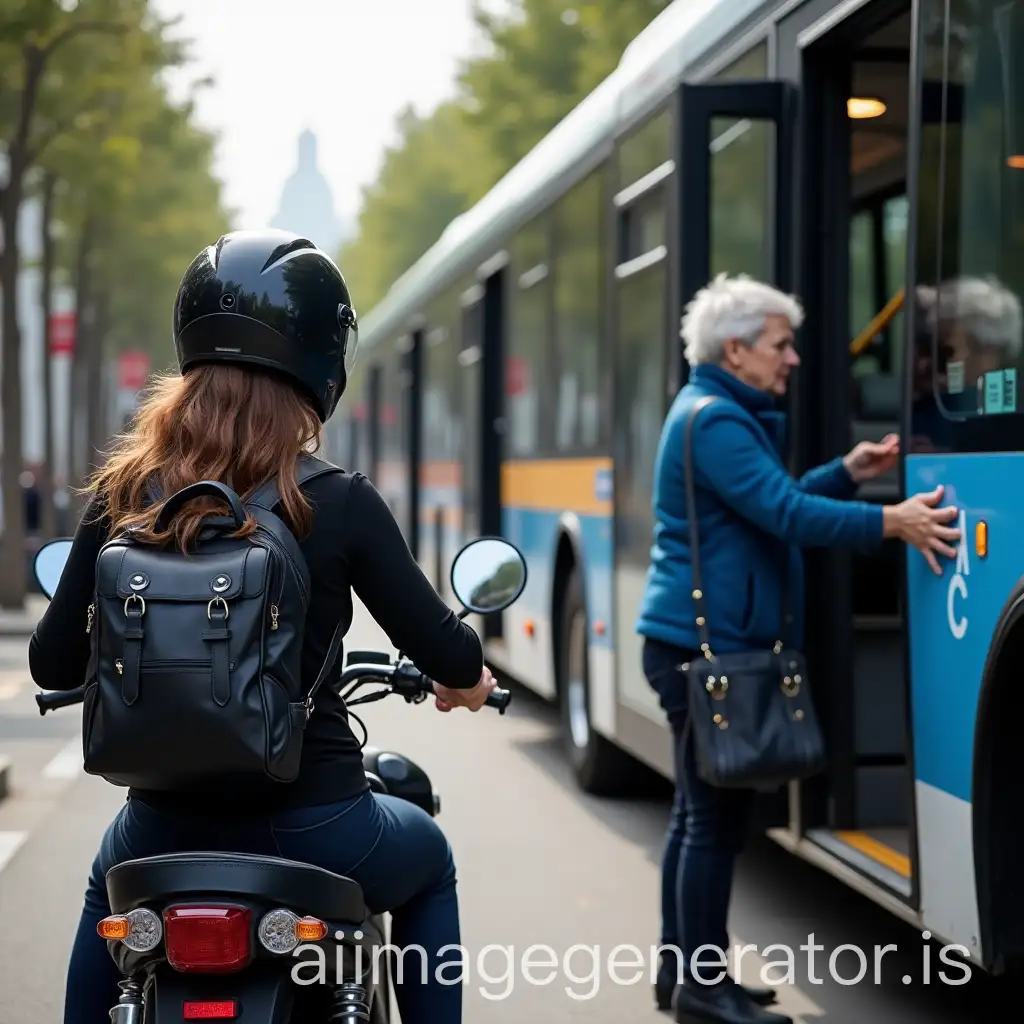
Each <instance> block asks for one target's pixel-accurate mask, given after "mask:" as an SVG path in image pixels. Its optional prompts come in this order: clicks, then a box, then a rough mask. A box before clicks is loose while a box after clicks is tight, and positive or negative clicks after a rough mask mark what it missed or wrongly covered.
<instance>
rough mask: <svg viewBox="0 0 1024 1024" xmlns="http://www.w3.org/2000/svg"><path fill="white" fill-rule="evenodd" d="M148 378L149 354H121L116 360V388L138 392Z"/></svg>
mask: <svg viewBox="0 0 1024 1024" xmlns="http://www.w3.org/2000/svg"><path fill="white" fill-rule="evenodd" d="M148 376H149V354H148V353H146V352H122V353H121V355H120V356H119V357H118V360H117V386H118V387H119V388H123V389H124V390H126V391H128V390H130V391H139V390H140V389H141V388H143V387H144V386H145V384H146V378H147V377H148Z"/></svg>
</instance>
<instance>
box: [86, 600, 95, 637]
mask: <svg viewBox="0 0 1024 1024" xmlns="http://www.w3.org/2000/svg"><path fill="white" fill-rule="evenodd" d="M95 614H96V605H94V604H91V605H89V612H88V618H87V619H86V620H85V631H86V633H91V632H92V617H93V616H94V615H95Z"/></svg>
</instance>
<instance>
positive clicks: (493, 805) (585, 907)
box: [0, 622, 1019, 1024]
mask: <svg viewBox="0 0 1024 1024" xmlns="http://www.w3.org/2000/svg"><path fill="white" fill-rule="evenodd" d="M354 637H355V638H357V639H358V643H359V645H360V646H363V645H367V644H371V643H374V642H377V643H379V642H380V639H379V638H380V634H379V633H377V632H376V630H375V628H374V627H373V626H372V624H371V625H368V624H366V623H365V622H364V623H362V624H361V625H360V626H359V627H358V629H357V631H356V633H355V634H354ZM23 651H24V641H23V640H14V639H0V755H7V756H9V757H10V758H11V760H12V761H13V771H12V787H13V791H12V794H11V796H10V797H9V799H8V800H6V801H5V802H3V803H0V1021H2V1022H3V1024H59V1022H60V1020H61V1014H62V1006H63V997H62V984H63V976H64V966H65V962H66V956H67V952H68V949H69V945H70V941H71V936H72V934H73V931H74V928H75V925H76V921H77V915H78V911H79V907H80V902H81V894H82V887H83V884H84V878H85V874H86V871H87V869H88V866H89V864H90V862H91V859H92V856H93V853H94V850H95V847H96V844H97V842H98V841H99V838H100V835H101V834H102V831H103V828H104V826H105V823H106V821H107V820H109V818H110V816H111V815H112V814H113V813H114V811H115V809H116V808H117V806H118V805H119V803H120V801H121V794H120V793H119V792H118V791H117V790H115V789H113V788H112V787H109V786H106V785H105V784H103V783H102V782H100V781H98V780H95V779H92V778H89V777H87V776H84V775H82V774H81V770H80V746H79V738H78V729H79V715H78V712H77V710H74V709H72V710H65V711H62V712H58V713H56V714H53V715H48V716H47V717H46V718H45V719H43V718H40V717H39V716H38V714H37V713H36V711H35V705H34V703H33V702H32V692H33V689H32V686H31V684H30V681H29V679H28V675H27V672H26V671H25V669H24V656H23ZM362 711H363V712H364V714H363V716H362V717H363V720H364V721H365V722H366V724H367V725H368V727H369V729H370V735H371V742H374V743H375V744H376V745H379V746H384V745H387V746H391V747H394V748H396V749H399V750H402V751H403V752H404V753H406V754H408V755H409V756H411V757H413V758H414V759H416V760H418V761H419V762H420V763H421V764H422V765H423V766H424V767H426V768H427V769H428V770H429V771H430V772H431V774H432V776H433V778H434V780H435V785H436V787H437V789H438V790H439V791H440V793H441V795H442V815H441V818H440V821H441V823H442V824H443V825H444V827H445V829H446V830H447V832H448V835H449V836H450V838H451V840H452V843H453V845H454V847H455V851H456V856H457V860H458V863H459V866H460V878H461V881H460V893H461V900H462V906H463V918H464V922H465V923H464V936H463V942H464V943H465V945H466V946H467V947H468V948H469V949H470V950H471V956H472V959H471V967H470V970H471V977H470V979H469V982H470V983H469V987H468V989H467V1013H466V1019H467V1021H479V1022H481V1024H524V1022H526V1021H530V1022H531V1024H565V1022H567V1021H574V1020H581V1021H582V1020H587V1021H590V1022H595V1024H604V1022H608V1024H611V1022H615V1024H621V1022H630V1024H654V1022H661V1024H667V1022H668V1021H669V1020H670V1018H668V1017H667V1016H665V1015H663V1014H658V1013H656V1012H655V1011H654V1009H653V1005H652V1002H651V999H650V985H649V980H648V978H647V977H646V976H643V977H641V978H640V980H639V981H637V982H635V983H633V984H628V983H627V982H629V980H630V977H631V976H635V975H636V973H637V972H636V970H635V968H634V967H633V966H631V962H630V959H629V956H628V955H627V953H626V952H621V953H620V954H619V957H618V959H617V961H615V962H617V963H618V964H619V970H618V973H617V977H618V979H619V983H616V980H615V977H614V976H613V970H614V962H613V965H612V970H610V969H609V967H608V964H609V959H610V956H611V952H612V950H613V949H614V948H615V947H616V946H621V945H632V946H634V947H636V949H637V950H639V951H641V952H642V954H643V955H644V956H645V957H646V958H647V959H648V961H649V959H650V949H651V945H652V943H653V941H654V940H655V938H656V931H655V914H656V907H657V897H658V857H659V854H660V847H661V839H662V834H663V829H664V825H665V819H666V815H667V807H666V805H665V804H664V803H662V802H652V803H649V804H643V803H640V804H638V803H616V802H606V801H596V800H588V799H582V798H581V797H580V795H579V794H578V793H577V792H576V791H575V790H574V788H573V785H572V783H571V780H570V779H569V776H568V773H567V771H566V769H565V766H564V763H563V761H562V759H561V757H560V756H559V753H558V746H557V740H556V738H555V737H556V732H555V719H554V715H553V714H552V712H551V711H550V709H548V708H547V707H545V706H543V705H541V704H539V703H538V702H537V701H535V700H533V699H531V698H530V696H529V695H527V694H523V693H517V694H516V698H515V700H514V703H513V707H512V708H511V709H510V711H509V713H508V714H507V715H506V716H504V717H500V716H498V715H497V714H495V713H493V712H491V711H489V710H487V709H485V710H484V711H482V712H480V713H479V714H478V715H476V716H474V717H473V718H470V717H469V716H468V715H465V714H462V713H453V714H450V715H439V714H437V713H436V712H435V711H434V710H433V709H432V707H431V706H430V705H429V704H426V705H422V706H419V707H409V706H407V705H405V704H404V703H403V702H402V701H400V700H397V699H396V700H394V701H385V702H382V703H380V704H376V705H371V706H369V707H367V708H364V709H362ZM19 922H24V924H25V926H26V927H25V929H23V931H25V932H26V934H24V935H20V934H18V931H19V929H18V928H17V926H18V924H19ZM733 925H734V929H735V935H734V936H733V939H734V941H735V942H736V943H737V944H739V945H742V944H752V945H755V946H756V947H757V948H758V949H760V950H764V949H765V948H766V947H767V946H769V945H771V944H773V943H783V944H785V945H787V946H789V947H790V948H792V949H794V951H795V953H796V957H797V961H796V970H795V976H794V980H795V984H794V985H791V986H787V987H786V988H785V989H784V991H783V994H782V996H781V1000H780V1002H781V1005H782V1007H784V1008H785V1009H787V1010H788V1011H789V1012H791V1013H792V1014H794V1016H795V1019H796V1020H797V1021H801V1022H803V1024H812V1022H822V1024H866V1022H869V1021H870V1022H877V1024H966V1022H974V1021H988V1020H991V1019H995V1018H992V1017H990V1016H989V1015H988V1014H986V1013H985V1012H984V1007H985V1006H986V1005H987V1004H988V1000H989V999H990V998H991V995H992V991H993V985H992V983H991V981H990V980H988V979H985V978H981V977H976V978H973V979H971V981H970V982H969V983H968V984H966V985H963V986H959V987H953V986H949V985H946V984H943V983H941V981H940V980H939V979H938V976H937V972H938V970H940V969H942V967H943V965H942V964H941V963H939V961H938V955H937V950H934V949H933V950H932V954H931V962H932V965H933V967H932V974H931V983H930V984H923V983H922V981H921V979H922V976H923V970H922V963H923V949H924V944H923V943H922V941H921V939H920V936H919V935H917V933H916V932H915V931H914V930H913V929H910V928H908V927H905V926H903V925H902V924H901V923H900V922H897V921H895V920H892V919H891V918H890V917H889V916H888V915H886V914H884V913H883V912H882V911H880V910H877V909H876V908H875V907H874V905H873V904H871V903H869V902H868V901H866V900H864V899H862V898H860V897H858V896H856V895H855V894H852V893H850V892H848V891H847V890H845V889H844V888H843V887H842V886H840V885H838V884H837V883H834V882H833V881H832V880H831V879H830V878H828V877H827V876H825V875H823V874H821V873H820V872H818V871H816V870H815V869H813V868H811V867H809V866H807V865H804V864H802V863H799V862H795V861H793V860H792V859H790V858H789V857H788V856H786V855H785V854H784V853H783V852H782V851H780V850H778V849H777V848H775V847H774V846H772V845H771V844H769V843H767V842H764V843H756V844H755V845H754V846H753V847H752V848H751V849H750V851H749V852H748V853H747V855H746V856H745V858H744V860H743V863H742V867H741V870H740V872H739V875H738V878H737V885H736V890H735V897H734V912H733ZM811 933H813V935H814V939H813V940H812V941H814V942H816V943H817V944H818V945H819V946H820V947H823V948H822V949H818V950H817V951H816V952H815V956H814V964H813V968H812V970H811V972H810V973H811V976H812V977H813V978H815V979H817V981H818V983H816V984H815V983H812V982H811V981H810V980H809V978H808V971H807V956H808V954H807V952H806V951H803V952H801V951H800V949H799V947H800V946H801V944H804V945H806V944H807V942H808V935H809V934H811ZM843 943H851V944H854V945H856V946H858V947H859V948H860V949H862V950H865V951H866V952H867V955H868V958H869V964H868V970H867V974H866V977H865V978H864V980H863V981H861V982H860V983H859V984H856V985H852V986H843V985H841V984H839V983H837V982H836V981H834V980H831V979H830V974H829V966H828V961H829V955H830V954H831V952H832V951H833V950H834V949H835V948H836V947H837V946H839V945H841V944H843ZM488 944H494V945H496V946H498V947H501V948H502V950H505V951H508V950H509V949H511V951H512V952H511V958H512V961H513V963H514V964H516V965H521V963H522V958H523V954H524V953H525V951H526V949H527V947H529V946H531V945H535V944H540V945H546V946H548V947H550V948H551V950H553V951H555V954H556V956H557V958H558V961H559V966H558V971H557V975H556V977H555V978H554V979H553V980H552V981H551V982H550V983H549V984H546V985H541V984H538V983H537V982H538V981H541V980H543V979H544V976H545V974H547V973H550V972H549V971H548V968H547V967H546V966H545V962H544V956H545V954H544V953H543V952H540V951H538V952H535V953H534V954H533V956H531V957H530V960H529V962H532V963H533V964H535V965H539V966H535V967H534V968H533V970H532V972H530V971H529V970H527V971H526V972H525V973H524V971H523V970H522V969H521V967H518V969H517V970H516V972H515V976H514V977H513V978H512V980H511V981H509V980H508V978H509V970H508V966H507V965H508V958H509V954H508V953H507V952H502V951H501V950H497V949H495V950H491V951H490V952H489V953H488V952H484V947H486V946H487V945H488ZM576 944H581V945H582V946H583V947H589V948H590V949H593V947H595V946H598V947H600V953H599V954H598V958H597V959H598V963H599V964H600V969H599V970H598V971H597V972H596V973H597V982H596V983H595V981H594V980H593V978H594V975H595V972H594V967H593V964H594V956H593V954H592V953H588V952H586V950H585V949H580V950H578V951H577V952H576V953H575V954H574V955H572V956H570V957H569V959H568V961H566V959H565V957H566V954H567V953H568V952H569V951H570V950H571V949H572V947H573V946H574V945H576ZM887 944H892V945H894V946H895V947H897V952H890V953H888V954H886V955H885V957H884V960H883V970H882V973H881V979H880V983H878V984H876V983H875V980H874V966H873V956H874V954H873V950H874V949H875V947H883V946H885V945H887ZM481 954H482V955H481ZM777 954H778V951H777V950H776V951H775V953H769V959H770V960H776V959H778V958H779V955H777ZM760 963H763V961H759V960H757V959H755V958H754V957H752V956H750V955H749V954H746V955H744V958H743V960H742V965H743V970H744V972H748V971H750V972H756V970H757V969H758V965H759V964H760ZM857 968H858V965H857V962H856V955H855V954H854V953H852V952H847V953H844V954H842V955H841V956H840V958H839V959H838V960H837V961H836V969H837V972H838V973H839V975H840V977H845V978H847V979H848V978H852V977H854V976H855V975H856V973H857ZM951 973H952V976H953V977H954V978H955V977H956V974H955V972H951ZM904 976H907V977H909V978H910V982H909V983H907V984H904V983H903V981H902V979H903V978H904ZM744 977H748V978H749V977H751V975H750V974H746V973H745V974H744ZM754 977H756V974H755V975H754ZM531 978H532V979H533V981H532V982H531V980H530V979H531ZM574 996H576V998H574ZM1014 1012H1015V1013H1016V1012H1019V1011H1014ZM1007 1019H1015V1018H1014V1017H1013V1016H1011V1017H1010V1018H1007ZM96 1024H102V1022H99V1021H97V1022H96Z"/></svg>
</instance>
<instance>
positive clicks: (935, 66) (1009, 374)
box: [914, 0, 1024, 451]
mask: <svg viewBox="0 0 1024 1024" xmlns="http://www.w3.org/2000/svg"><path fill="white" fill-rule="evenodd" d="M924 7H925V11H924V12H923V17H924V24H926V25H928V24H934V25H935V26H936V29H935V31H934V32H931V33H928V34H926V37H925V40H924V47H923V52H922V57H923V65H924V69H925V70H924V78H925V83H924V84H925V91H924V95H925V97H926V104H927V98H928V97H929V96H931V97H933V99H932V103H931V110H932V116H931V117H929V116H928V109H927V106H926V120H925V125H924V127H923V130H922V140H921V145H922V159H921V178H920V182H919V196H920V206H921V213H920V217H919V225H920V226H919V235H918V244H917V258H918V267H917V280H918V283H919V287H918V290H917V295H916V301H917V318H918V326H919V331H918V332H917V345H918V359H917V367H918V370H919V378H922V377H923V378H924V380H920V379H919V381H918V383H919V384H922V385H923V384H930V385H931V386H930V387H927V388H926V387H925V386H921V387H919V388H918V389H917V392H918V393H917V396H916V397H917V399H918V401H917V403H916V404H915V410H914V414H915V433H916V434H921V433H922V432H923V430H924V427H920V428H919V423H922V424H924V423H926V424H927V426H928V427H929V429H930V430H931V432H932V433H933V434H934V435H936V436H932V437H930V438H929V440H930V442H931V444H932V447H933V448H936V449H939V450H948V449H949V448H952V449H954V450H975V451H991V450H1019V449H1021V448H1024V416H1022V413H1024V409H1022V408H1021V406H1022V399H1024V394H1022V392H1021V390H1020V387H1021V385H1020V379H1019V378H1020V373H1019V371H1020V370H1021V369H1022V368H1024V355H1022V308H1021V294H1022V291H1024V260H1022V259H1021V255H1022V247H1024V109H1022V107H1021V105H1020V103H1019V102H1018V100H1019V97H1020V95H1021V92H1022V89H1024V72H1022V70H1021V68H1022V65H1021V62H1020V59H1019V56H1018V55H1019V53H1020V52H1021V50H1022V48H1024V5H1022V4H1020V3H1013V4H1007V3H1005V2H1004V0H999V2H997V0H980V2H979V3H977V4H975V5H972V6H971V7H970V8H968V7H967V6H966V5H964V4H954V10H955V11H956V12H957V13H956V14H955V15H954V17H955V21H956V25H957V32H958V37H957V38H958V42H957V45H956V46H955V47H952V48H950V47H949V43H948V40H946V39H945V38H944V36H943V25H944V24H945V19H944V16H943V15H944V11H945V7H946V4H945V3H944V2H943V0H926V3H925V4H924ZM926 406H927V408H925V407H926ZM927 413H930V415H928V416H927V418H926V414H927ZM919 450H924V449H923V448H919Z"/></svg>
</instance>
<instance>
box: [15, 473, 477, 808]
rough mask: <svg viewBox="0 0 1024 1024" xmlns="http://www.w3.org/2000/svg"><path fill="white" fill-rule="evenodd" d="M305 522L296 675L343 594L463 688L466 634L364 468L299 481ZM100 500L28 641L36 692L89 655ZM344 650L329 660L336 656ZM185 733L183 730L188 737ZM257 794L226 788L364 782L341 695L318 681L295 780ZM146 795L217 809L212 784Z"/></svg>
mask: <svg viewBox="0 0 1024 1024" xmlns="http://www.w3.org/2000/svg"><path fill="white" fill-rule="evenodd" d="M303 489H304V492H305V494H306V496H307V498H309V500H310V501H311V503H312V504H313V507H314V510H315V520H314V524H313V528H312V530H311V531H310V534H309V535H308V537H306V538H305V539H301V538H300V541H299V543H300V547H301V548H302V553H303V555H304V556H305V558H306V561H307V563H308V565H309V571H310V576H311V581H312V596H311V598H310V603H309V609H308V612H307V618H306V633H305V641H304V646H303V651H302V678H303V683H304V685H306V686H307V687H311V686H312V685H313V683H314V682H315V680H316V677H317V674H318V673H319V671H320V668H321V666H322V664H323V661H324V658H325V657H326V656H327V651H328V648H329V647H330V642H331V637H332V636H333V634H334V629H335V626H336V625H337V623H338V622H339V621H342V622H343V623H344V624H345V628H346V630H347V629H348V627H349V626H350V625H351V622H352V592H353V591H355V593H356V594H357V595H358V597H359V598H360V600H361V601H362V602H363V604H365V606H366V608H367V610H368V611H369V612H370V614H371V615H372V616H373V617H374V619H375V620H376V621H377V622H378V624H379V625H380V626H381V628H382V629H383V630H384V632H385V633H386V634H387V635H388V638H389V639H390V640H391V643H392V644H393V645H394V646H395V647H396V648H398V649H399V650H401V651H402V652H403V653H404V654H406V655H407V656H408V657H409V658H410V659H411V660H412V661H413V662H414V663H415V664H416V666H417V668H419V669H420V670H421V671H423V672H425V673H426V674H427V675H428V676H430V677H431V678H432V679H436V680H437V681H438V682H439V683H442V684H443V685H445V686H449V687H452V688H453V689H463V688H470V687H472V686H474V685H476V683H477V682H478V680H479V678H480V674H481V672H482V671H483V650H482V647H481V644H480V640H479V638H478V637H477V635H476V633H475V632H474V631H473V630H472V629H471V628H470V627H469V626H467V625H466V624H465V623H463V622H462V621H461V620H460V619H459V618H458V616H457V615H456V614H455V613H454V612H453V611H452V610H451V609H450V608H449V607H448V606H447V605H446V604H445V603H444V601H442V600H441V598H440V597H439V596H438V595H437V594H436V593H435V591H434V588H433V587H432V586H431V585H430V582H429V581H428V580H427V578H426V577H425V576H424V575H423V573H422V572H421V571H420V568H419V566H418V565H417V564H416V562H415V560H414V559H413V557H412V555H411V553H410V551H409V548H408V545H407V544H406V542H405V538H404V537H403V536H402V533H401V530H400V529H399V527H398V524H397V523H396V522H395V519H394V516H393V515H392V514H391V510H390V509H389V508H388V506H387V504H386V503H385V501H384V500H383V499H382V498H381V496H380V494H378V492H377V491H376V489H375V488H374V487H373V485H372V484H371V483H370V481H369V480H367V479H366V477H364V476H362V475H361V474H359V473H354V474H350V473H332V474H329V475H326V476H322V477H318V478H316V479H314V480H312V481H310V482H309V483H308V484H306V485H305V486H304V488H303ZM108 526H109V523H108V521H107V520H106V519H105V518H104V517H103V510H102V507H101V506H100V505H98V504H97V503H96V501H95V500H94V502H93V503H92V504H91V505H90V507H89V509H88V510H87V511H86V514H85V515H84V516H83V519H82V522H81V523H80V524H79V527H78V530H77V532H76V534H75V539H74V545H73V547H72V549H71V553H70V555H69V558H68V562H67V565H66V567H65V569H64V573H63V575H62V576H61V580H60V585H59V586H58V588H57V591H56V593H55V594H54V595H53V600H52V601H51V602H50V605H49V607H48V608H47V610H46V613H45V614H44V616H43V618H42V619H41V620H40V622H39V624H38V626H37V627H36V631H35V633H34V634H33V636H32V639H31V640H30V642H29V669H30V671H31V673H32V678H33V679H34V680H35V682H36V683H37V684H38V685H39V686H40V687H42V688H43V689H45V690H69V689H72V688H74V687H76V686H80V685H81V684H82V682H83V681H84V680H85V674H86V671H87V666H88V661H89V650H90V648H89V636H88V634H87V633H86V622H87V616H88V607H89V605H90V604H91V603H92V601H93V599H94V598H93V594H94V588H95V565H96V558H97V556H98V554H99V551H100V548H101V546H102V545H103V544H104V543H105V542H106V540H107V538H108ZM343 656H344V654H343V652H342V653H340V654H339V660H338V662H337V664H339V665H340V664H341V663H342V658H343ZM187 743H188V738H187V737H183V744H184V745H186V746H187ZM267 786H268V789H267V790H266V791H265V792H261V793H260V794H259V795H258V797H254V796H250V795H244V796H243V795H241V794H238V796H239V797H240V798H241V799H240V800H236V799H235V795H233V796H232V799H231V805H232V807H234V808H236V809H245V808H248V807H250V806H252V805H257V806H259V807H261V808H265V807H267V806H268V805H269V806H275V807H283V806H288V807H297V806H307V805H312V804H323V803H333V802H335V801H339V800H343V799H346V798H347V797H350V796H353V795H355V794H357V793H359V792H362V791H363V790H365V789H366V788H367V783H366V777H365V775H364V774H363V768H362V755H361V751H360V746H359V742H358V740H357V739H356V736H355V734H354V732H353V731H352V728H351V726H350V725H349V721H348V713H347V710H346V708H345V703H344V701H343V700H342V699H341V697H340V696H339V695H338V694H336V693H335V692H334V691H333V690H332V689H331V688H330V687H329V686H322V687H321V688H320V689H319V690H318V691H317V697H316V704H315V709H314V711H313V714H312V716H311V718H310V720H309V722H308V724H307V726H306V730H305V739H304V742H303V750H302V764H301V769H300V772H299V777H298V779H296V780H295V781H294V782H292V783H289V784H286V785H283V784H275V783H269V782H268V783H267ZM132 795H135V796H138V797H140V798H142V799H144V800H145V801H146V802H147V803H152V804H157V805H161V806H167V805H171V806H177V805H181V806H182V807H184V808H188V809H189V810H193V811H194V810H199V809H201V807H202V806H203V805H205V804H207V803H210V804H212V809H216V810H222V809H223V804H224V803H225V796H224V794H223V792H220V793H217V794H205V793H196V792H195V791H190V792H188V793H187V794H186V793H182V794H177V793H173V794H167V793H159V794H156V793H150V792H134V791H133V794H132Z"/></svg>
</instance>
